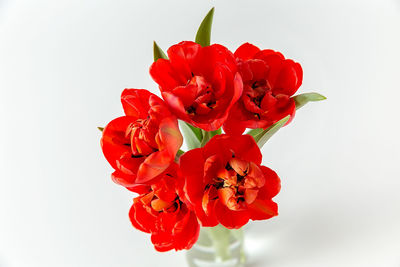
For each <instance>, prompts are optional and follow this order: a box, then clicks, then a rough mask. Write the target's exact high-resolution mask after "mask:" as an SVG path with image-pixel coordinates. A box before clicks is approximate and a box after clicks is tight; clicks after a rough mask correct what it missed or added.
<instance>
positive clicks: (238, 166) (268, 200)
mask: <svg viewBox="0 0 400 267" xmlns="http://www.w3.org/2000/svg"><path fill="white" fill-rule="evenodd" d="M261 159H262V155H261V152H260V149H259V148H258V146H257V144H256V142H255V141H254V139H253V137H251V136H250V135H240V136H239V135H238V136H229V135H217V136H214V137H213V138H212V139H211V140H210V141H209V142H208V143H207V144H206V145H205V146H204V147H203V148H197V149H193V150H190V151H188V152H186V153H185V154H183V155H182V156H181V158H180V167H181V170H182V173H183V177H184V182H183V183H184V187H183V191H184V192H185V201H186V202H187V204H188V205H189V206H190V207H191V208H193V209H194V210H195V211H196V214H197V216H198V218H199V220H200V221H201V223H202V225H203V226H215V225H217V224H219V223H221V224H222V225H223V226H225V227H226V228H230V229H232V228H240V227H242V226H243V225H245V224H246V223H247V222H248V221H249V219H252V220H265V219H269V218H271V217H273V216H276V215H277V214H278V208H277V204H276V203H275V202H273V201H272V198H273V197H274V196H275V195H276V194H277V193H278V192H279V190H280V179H279V177H278V176H277V174H276V173H275V172H274V171H273V170H271V169H269V168H267V167H265V166H260V164H261Z"/></svg>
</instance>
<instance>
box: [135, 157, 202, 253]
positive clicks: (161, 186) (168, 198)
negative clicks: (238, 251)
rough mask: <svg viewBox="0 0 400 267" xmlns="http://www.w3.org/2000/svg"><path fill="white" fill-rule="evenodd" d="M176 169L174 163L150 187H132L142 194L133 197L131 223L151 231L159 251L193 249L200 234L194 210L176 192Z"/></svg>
mask: <svg viewBox="0 0 400 267" xmlns="http://www.w3.org/2000/svg"><path fill="white" fill-rule="evenodd" d="M176 168H177V166H176V165H175V164H174V165H172V166H171V168H170V169H168V170H167V171H166V172H165V173H163V174H162V175H161V176H160V177H158V178H157V179H156V180H155V183H154V184H152V185H151V186H140V187H136V188H134V189H131V190H133V191H135V190H138V191H137V192H138V193H140V194H141V195H140V196H138V197H136V198H135V199H134V200H133V205H132V208H131V210H130V212H129V217H130V219H131V222H132V225H133V226H134V227H135V228H137V229H138V230H140V231H143V232H145V233H151V242H152V243H153V244H154V247H155V249H156V250H158V251H168V250H171V249H175V250H182V249H190V248H191V247H192V246H193V244H194V243H195V242H196V241H197V238H198V236H199V230H200V226H199V223H198V222H197V217H196V215H195V213H194V212H193V211H191V210H189V209H188V207H187V206H186V205H185V204H184V203H183V202H182V201H181V200H180V198H179V196H178V195H177V189H176V181H177V180H176V175H177V173H176Z"/></svg>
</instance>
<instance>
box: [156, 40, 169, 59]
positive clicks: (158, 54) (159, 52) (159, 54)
mask: <svg viewBox="0 0 400 267" xmlns="http://www.w3.org/2000/svg"><path fill="white" fill-rule="evenodd" d="M153 55H154V61H157V59H159V58H164V59H168V57H167V56H166V55H165V53H164V51H162V49H161V48H160V47H159V46H158V44H157V43H156V41H154V42H153Z"/></svg>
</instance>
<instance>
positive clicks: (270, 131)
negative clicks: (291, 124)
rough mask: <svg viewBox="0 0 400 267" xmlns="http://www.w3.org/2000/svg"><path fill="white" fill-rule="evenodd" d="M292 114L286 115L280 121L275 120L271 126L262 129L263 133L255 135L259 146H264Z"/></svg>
mask: <svg viewBox="0 0 400 267" xmlns="http://www.w3.org/2000/svg"><path fill="white" fill-rule="evenodd" d="M289 118H290V116H286V117H285V118H283V119H281V120H280V121H278V122H275V123H274V124H272V125H271V126H270V127H268V128H267V129H265V130H264V131H262V132H261V133H259V134H257V135H255V136H253V137H254V140H255V141H256V143H257V145H258V147H259V148H262V147H263V146H264V145H265V143H266V142H267V141H268V140H269V139H270V138H271V137H272V136H273V135H274V134H275V133H276V132H277V131H279V129H280V128H282V126H283V125H285V123H286V122H287V121H288V120H289Z"/></svg>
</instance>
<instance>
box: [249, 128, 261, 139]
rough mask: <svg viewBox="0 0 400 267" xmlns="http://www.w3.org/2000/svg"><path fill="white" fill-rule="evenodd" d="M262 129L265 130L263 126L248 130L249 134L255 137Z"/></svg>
mask: <svg viewBox="0 0 400 267" xmlns="http://www.w3.org/2000/svg"><path fill="white" fill-rule="evenodd" d="M262 131H263V128H257V129H251V130H250V131H248V132H247V134H249V135H251V136H253V137H254V136H256V135H258V134H260V133H261V132H262Z"/></svg>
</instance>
